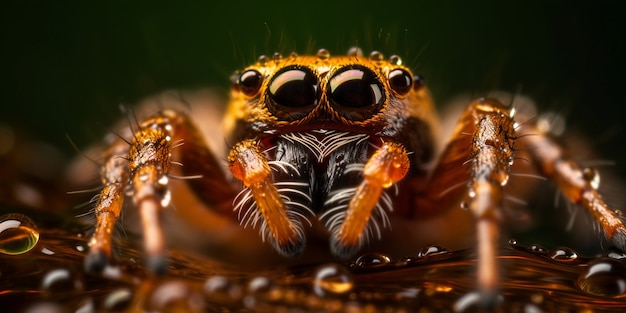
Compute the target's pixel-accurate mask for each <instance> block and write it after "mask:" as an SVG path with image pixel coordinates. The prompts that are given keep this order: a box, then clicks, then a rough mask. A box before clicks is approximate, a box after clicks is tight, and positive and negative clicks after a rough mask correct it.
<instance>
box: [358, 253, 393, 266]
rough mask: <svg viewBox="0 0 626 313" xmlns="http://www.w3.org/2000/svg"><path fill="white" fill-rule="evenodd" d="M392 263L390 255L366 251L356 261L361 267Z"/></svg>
mask: <svg viewBox="0 0 626 313" xmlns="http://www.w3.org/2000/svg"><path fill="white" fill-rule="evenodd" d="M389 263H391V259H390V258H389V256H387V255H385V254H382V253H374V252H372V253H365V254H363V255H361V256H360V257H358V258H357V259H356V261H354V265H355V266H356V267H360V268H372V267H381V266H385V265H387V264H389Z"/></svg>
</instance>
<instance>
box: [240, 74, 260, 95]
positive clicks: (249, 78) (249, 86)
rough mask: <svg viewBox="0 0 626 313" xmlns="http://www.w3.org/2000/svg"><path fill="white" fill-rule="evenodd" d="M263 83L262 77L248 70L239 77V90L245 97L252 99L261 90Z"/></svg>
mask: <svg viewBox="0 0 626 313" xmlns="http://www.w3.org/2000/svg"><path fill="white" fill-rule="evenodd" d="M262 83H263V75H261V73H259V72H257V71H255V70H248V71H245V72H243V74H241V76H239V81H238V85H239V90H241V92H243V93H244V94H245V95H246V96H249V97H252V96H254V95H256V94H257V93H258V92H259V90H260V89H261V84H262Z"/></svg>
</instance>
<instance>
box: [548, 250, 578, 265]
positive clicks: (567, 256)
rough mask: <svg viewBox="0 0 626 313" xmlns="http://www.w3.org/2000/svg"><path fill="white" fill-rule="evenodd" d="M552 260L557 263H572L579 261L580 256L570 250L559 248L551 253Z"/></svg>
mask: <svg viewBox="0 0 626 313" xmlns="http://www.w3.org/2000/svg"><path fill="white" fill-rule="evenodd" d="M550 258H552V259H553V260H557V261H564V262H571V261H575V260H577V259H578V254H577V253H576V252H575V251H574V250H572V249H570V248H557V249H554V250H552V251H551V252H550Z"/></svg>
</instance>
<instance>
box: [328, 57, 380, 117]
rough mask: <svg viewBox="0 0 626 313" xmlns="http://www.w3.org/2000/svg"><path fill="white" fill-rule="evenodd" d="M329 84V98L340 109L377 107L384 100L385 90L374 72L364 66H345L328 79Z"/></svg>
mask: <svg viewBox="0 0 626 313" xmlns="http://www.w3.org/2000/svg"><path fill="white" fill-rule="evenodd" d="M329 86H330V89H329V98H330V99H331V100H332V103H333V104H335V105H336V106H338V107H337V108H336V109H339V110H340V111H342V110H345V109H368V108H375V109H377V108H378V107H379V106H380V105H381V104H382V103H383V102H384V101H385V92H384V89H383V86H382V84H381V83H380V81H379V80H378V78H377V77H376V74H374V73H373V72H372V71H370V70H368V69H367V68H364V67H360V66H353V67H347V68H345V69H344V70H342V71H340V72H338V73H336V74H335V76H333V78H331V79H330V84H329Z"/></svg>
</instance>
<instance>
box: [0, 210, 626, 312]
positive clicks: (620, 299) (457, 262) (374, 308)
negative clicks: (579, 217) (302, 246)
mask: <svg viewBox="0 0 626 313" xmlns="http://www.w3.org/2000/svg"><path fill="white" fill-rule="evenodd" d="M3 211H6V208H3ZM1 218H2V221H0V245H1V246H0V252H1V253H0V307H2V308H3V311H5V309H6V310H8V311H5V312H81V313H84V312H122V311H123V312H146V311H147V312H229V311H237V312H238V311H244V312H246V311H250V312H252V311H254V312H256V311H262V312H309V311H313V312H472V311H476V310H477V308H476V302H477V299H478V297H477V295H476V293H474V286H475V283H474V282H475V275H474V268H475V264H476V260H475V255H474V252H473V250H462V251H447V250H445V249H443V248H441V247H437V246H430V247H424V248H423V249H422V250H421V251H417V252H416V253H415V255H414V256H408V257H406V258H402V259H390V258H389V257H387V256H385V255H383V254H373V253H369V254H365V255H362V256H360V257H358V258H355V259H354V260H352V261H349V262H346V263H326V264H310V265H304V266H298V267H287V268H284V267H276V268H269V269H267V270H263V271H249V270H241V269H238V268H237V266H235V265H232V264H225V263H222V262H218V261H216V260H212V259H208V258H204V257H198V256H194V255H191V254H189V253H185V252H180V251H173V252H172V255H171V259H170V262H171V266H170V270H169V272H168V274H167V275H166V276H164V277H153V276H151V275H150V274H148V272H147V271H146V269H145V268H144V266H143V264H142V262H141V253H140V252H139V251H138V250H137V249H135V248H133V247H137V245H136V243H131V240H130V238H126V240H122V241H121V244H122V248H121V249H120V251H119V256H118V258H117V259H116V261H115V262H114V264H113V265H111V266H109V267H107V268H106V269H105V271H104V272H103V273H101V274H94V273H86V272H84V271H83V258H84V257H85V253H86V240H85V237H84V236H83V235H82V234H81V227H80V225H76V224H73V223H72V222H71V221H67V220H62V219H56V218H55V217H49V218H42V217H41V216H39V217H38V218H39V220H37V221H36V222H32V221H29V219H28V218H27V217H25V215H19V214H18V215H6V214H5V215H3V216H2V217H1ZM35 229H37V230H35ZM24 251H26V252H24ZM500 255H501V256H500V262H501V264H502V267H503V269H502V289H501V297H500V305H499V311H501V312H621V311H624V310H626V259H624V255H623V254H621V253H609V254H607V256H605V257H600V258H595V259H587V258H582V257H580V256H578V255H577V254H576V253H575V252H574V251H572V250H570V249H566V248H561V249H555V250H550V251H549V250H546V249H543V248H542V247H540V246H537V245H530V246H522V245H520V244H517V243H510V244H509V245H505V246H502V247H501V249H500Z"/></svg>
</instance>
